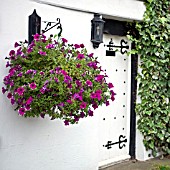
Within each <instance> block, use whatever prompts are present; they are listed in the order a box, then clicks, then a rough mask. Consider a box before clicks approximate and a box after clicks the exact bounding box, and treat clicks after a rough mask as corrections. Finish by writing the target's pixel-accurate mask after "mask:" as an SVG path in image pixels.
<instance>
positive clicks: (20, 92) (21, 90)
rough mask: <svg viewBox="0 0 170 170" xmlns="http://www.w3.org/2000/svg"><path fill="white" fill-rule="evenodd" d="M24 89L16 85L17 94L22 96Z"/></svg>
mask: <svg viewBox="0 0 170 170" xmlns="http://www.w3.org/2000/svg"><path fill="white" fill-rule="evenodd" d="M24 91H25V89H24V88H23V87H18V89H17V93H18V95H19V96H22V95H23V93H24Z"/></svg>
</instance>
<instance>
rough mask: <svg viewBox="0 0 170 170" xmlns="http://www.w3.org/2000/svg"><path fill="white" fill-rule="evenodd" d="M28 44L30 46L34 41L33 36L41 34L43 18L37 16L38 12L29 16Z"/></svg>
mask: <svg viewBox="0 0 170 170" xmlns="http://www.w3.org/2000/svg"><path fill="white" fill-rule="evenodd" d="M28 27H29V28H28V42H29V44H30V43H31V42H32V40H33V35H35V34H36V33H38V34H40V30H41V17H40V16H38V15H37V13H36V10H35V9H34V12H33V13H32V14H31V15H30V16H29V24H28Z"/></svg>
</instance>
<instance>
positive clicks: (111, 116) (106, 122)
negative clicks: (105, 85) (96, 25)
mask: <svg viewBox="0 0 170 170" xmlns="http://www.w3.org/2000/svg"><path fill="white" fill-rule="evenodd" d="M111 38H112V41H113V43H114V44H113V45H117V46H120V42H121V40H122V39H123V40H125V41H126V42H127V43H128V44H125V43H123V45H129V48H130V43H129V42H128V40H127V38H126V37H121V36H112V35H104V37H103V42H104V44H105V45H108V44H109V42H110V40H111ZM104 44H101V45H100V48H101V54H102V57H101V58H100V62H101V64H102V65H103V67H104V68H105V69H106V73H107V75H108V76H109V78H108V81H109V82H112V83H113V84H114V92H115V93H116V96H115V101H114V102H110V105H109V106H107V107H106V106H102V108H101V110H102V111H101V114H100V122H99V124H100V125H99V166H103V165H107V164H111V163H113V162H117V161H120V160H124V159H127V158H129V157H130V156H129V136H130V87H131V57H130V56H127V53H125V54H121V53H120V52H119V51H120V48H117V49H118V50H119V51H117V52H115V56H106V50H109V48H108V47H106V46H104ZM115 49H116V48H114V50H115ZM124 50H126V49H123V50H122V51H124Z"/></svg>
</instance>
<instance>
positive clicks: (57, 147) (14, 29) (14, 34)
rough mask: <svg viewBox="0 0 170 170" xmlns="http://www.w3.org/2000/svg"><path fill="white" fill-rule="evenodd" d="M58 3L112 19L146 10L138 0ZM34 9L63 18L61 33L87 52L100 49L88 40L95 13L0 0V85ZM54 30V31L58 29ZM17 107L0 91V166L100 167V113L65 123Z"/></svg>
mask: <svg viewBox="0 0 170 170" xmlns="http://www.w3.org/2000/svg"><path fill="white" fill-rule="evenodd" d="M53 2H54V1H53ZM55 2H56V3H61V4H65V5H72V6H75V7H81V8H84V9H89V10H96V12H100V11H103V13H106V12H107V13H108V14H109V17H113V18H114V17H121V16H122V18H133V19H134V18H135V19H139V20H140V19H141V13H142V12H141V11H140V10H142V11H144V7H143V5H142V4H141V3H140V4H139V3H137V2H136V1H134V2H133V1H129V2H128V3H127V2H125V0H124V1H123V0H122V1H111V0H110V1H109V0H107V2H106V1H101V0H100V1H90V0H88V1H74V0H72V1H69V2H68V1H65V0H63V1H59V0H58V1H57V0H56V1H55ZM96 2H97V4H96ZM123 4H124V6H123ZM116 7H117V8H116ZM135 7H136V8H135ZM34 9H36V10H37V13H38V14H39V15H40V16H41V17H42V20H47V21H55V19H56V18H57V17H59V18H60V19H61V23H62V26H63V37H66V38H67V39H68V40H69V42H70V43H84V44H85V46H86V47H87V49H88V51H90V52H95V54H96V55H99V54H100V53H99V52H100V50H99V49H97V50H93V48H92V45H91V43H90V34H91V19H92V18H93V14H88V13H81V12H74V11H71V10H65V9H60V8H55V7H52V6H47V5H43V4H38V3H35V2H33V1H29V0H15V1H13V0H0V40H1V41H0V89H1V88H2V86H3V83H2V80H3V77H4V76H5V75H6V74H7V69H5V64H6V61H5V57H6V56H7V55H8V53H9V51H10V49H12V48H13V44H14V43H15V42H16V41H20V40H25V39H28V16H29V15H30V14H32V12H33V10H34ZM139 9H140V10H139ZM120 11H121V12H120ZM131 11H133V12H131ZM50 33H56V32H55V28H54V31H53V32H50ZM13 109H14V108H12V107H11V104H10V101H8V99H7V98H6V97H5V96H4V95H3V94H2V93H0V111H1V112H0V170H23V169H25V170H96V169H98V134H99V132H98V114H99V113H95V116H94V117H92V118H86V119H85V120H82V121H80V124H79V125H72V126H69V127H65V126H64V125H63V123H62V122H61V121H59V120H54V121H51V120H49V119H48V118H45V119H40V118H27V119H25V118H23V117H20V116H18V115H17V112H14V111H13Z"/></svg>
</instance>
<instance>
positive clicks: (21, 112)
mask: <svg viewBox="0 0 170 170" xmlns="http://www.w3.org/2000/svg"><path fill="white" fill-rule="evenodd" d="M18 112H19V114H20V115H21V116H23V115H24V114H25V108H23V107H21V108H20V109H19V110H18Z"/></svg>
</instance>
